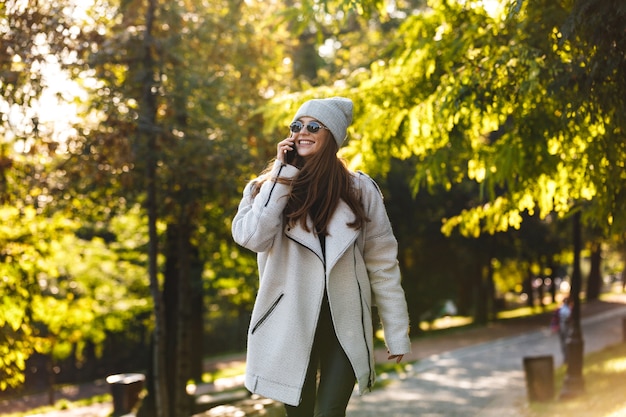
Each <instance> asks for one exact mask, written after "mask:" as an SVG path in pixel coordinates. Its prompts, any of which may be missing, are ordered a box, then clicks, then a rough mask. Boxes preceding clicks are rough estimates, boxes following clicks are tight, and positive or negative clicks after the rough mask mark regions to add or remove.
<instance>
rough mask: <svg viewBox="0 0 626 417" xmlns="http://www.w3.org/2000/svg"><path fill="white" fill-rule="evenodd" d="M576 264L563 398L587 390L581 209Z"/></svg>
mask: <svg viewBox="0 0 626 417" xmlns="http://www.w3.org/2000/svg"><path fill="white" fill-rule="evenodd" d="M572 220H573V243H574V265H573V267H574V268H573V271H572V289H571V291H570V300H572V301H573V302H574V308H573V309H572V316H571V319H570V320H571V325H570V328H569V334H568V336H567V342H566V344H567V347H566V349H567V371H566V374H565V379H564V380H563V387H562V390H561V398H564V399H566V398H573V397H577V396H578V395H580V394H582V393H583V392H584V390H585V388H584V386H585V383H584V380H583V352H584V350H583V347H584V342H583V336H582V330H581V328H580V288H581V281H582V276H581V273H580V252H581V250H582V239H581V225H580V211H577V212H576V213H574V217H573V219H572Z"/></svg>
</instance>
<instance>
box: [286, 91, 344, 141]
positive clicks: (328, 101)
mask: <svg viewBox="0 0 626 417" xmlns="http://www.w3.org/2000/svg"><path fill="white" fill-rule="evenodd" d="M304 116H309V117H312V118H314V119H317V120H319V121H320V122H321V123H322V124H323V125H324V126H326V127H327V128H328V129H329V130H330V133H332V134H333V137H334V138H335V141H336V142H337V146H341V144H342V143H343V141H344V140H345V139H346V136H347V135H348V134H347V130H348V126H350V123H352V100H350V99H349V98H345V97H331V98H323V99H313V100H309V101H307V102H305V103H304V104H303V105H302V106H300V108H299V109H298V111H297V112H296V115H295V116H294V117H293V121H292V123H293V122H295V121H296V120H298V119H299V118H301V117H304Z"/></svg>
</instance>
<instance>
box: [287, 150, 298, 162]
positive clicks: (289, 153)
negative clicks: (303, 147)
mask: <svg viewBox="0 0 626 417" xmlns="http://www.w3.org/2000/svg"><path fill="white" fill-rule="evenodd" d="M297 154H298V151H296V150H295V149H294V150H292V151H287V153H286V154H285V162H286V163H288V164H291V163H292V162H293V160H294V159H295V158H296V155H297Z"/></svg>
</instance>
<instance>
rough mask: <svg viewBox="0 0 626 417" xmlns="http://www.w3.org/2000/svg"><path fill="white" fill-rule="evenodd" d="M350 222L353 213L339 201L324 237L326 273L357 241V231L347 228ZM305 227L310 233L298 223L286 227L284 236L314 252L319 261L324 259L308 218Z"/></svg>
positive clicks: (344, 203) (345, 204)
mask: <svg viewBox="0 0 626 417" xmlns="http://www.w3.org/2000/svg"><path fill="white" fill-rule="evenodd" d="M352 221H354V213H353V212H352V210H350V207H349V206H348V204H347V203H346V202H345V201H343V200H340V201H339V204H338V205H337V208H336V209H335V212H334V213H333V216H332V217H331V219H330V224H329V225H328V229H329V230H330V231H331V234H330V235H328V236H326V271H330V270H331V269H332V267H333V266H334V265H335V263H337V261H338V260H339V258H340V257H341V255H343V253H344V252H345V251H346V249H347V248H349V247H350V246H351V245H352V244H353V243H354V241H355V240H356V239H357V237H358V235H359V230H356V229H354V228H352V227H350V226H348V223H351V222H352ZM307 226H308V227H309V230H311V231H310V232H307V231H306V230H304V228H303V227H302V226H301V225H300V223H298V224H296V225H295V226H293V227H289V226H287V227H286V228H285V234H286V235H287V237H289V238H290V239H293V240H295V241H296V242H298V243H300V244H301V245H304V246H306V247H307V248H309V249H310V250H312V251H313V252H315V254H316V255H317V256H318V257H319V258H320V259H324V257H323V254H322V247H321V245H320V240H319V238H318V237H317V235H316V234H315V233H314V232H313V230H314V227H313V222H312V221H311V218H310V217H308V216H307Z"/></svg>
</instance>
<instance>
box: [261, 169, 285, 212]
mask: <svg viewBox="0 0 626 417" xmlns="http://www.w3.org/2000/svg"><path fill="white" fill-rule="evenodd" d="M284 167H285V164H282V165H281V166H280V168H279V169H278V173H277V174H276V179H275V180H274V182H273V183H272V188H271V189H270V193H269V195H268V196H267V201H266V202H265V207H267V205H268V204H269V203H270V200H271V199H272V194H273V193H274V188H275V187H276V183H277V182H278V177H280V173H281V172H282V170H283V168H284Z"/></svg>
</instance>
